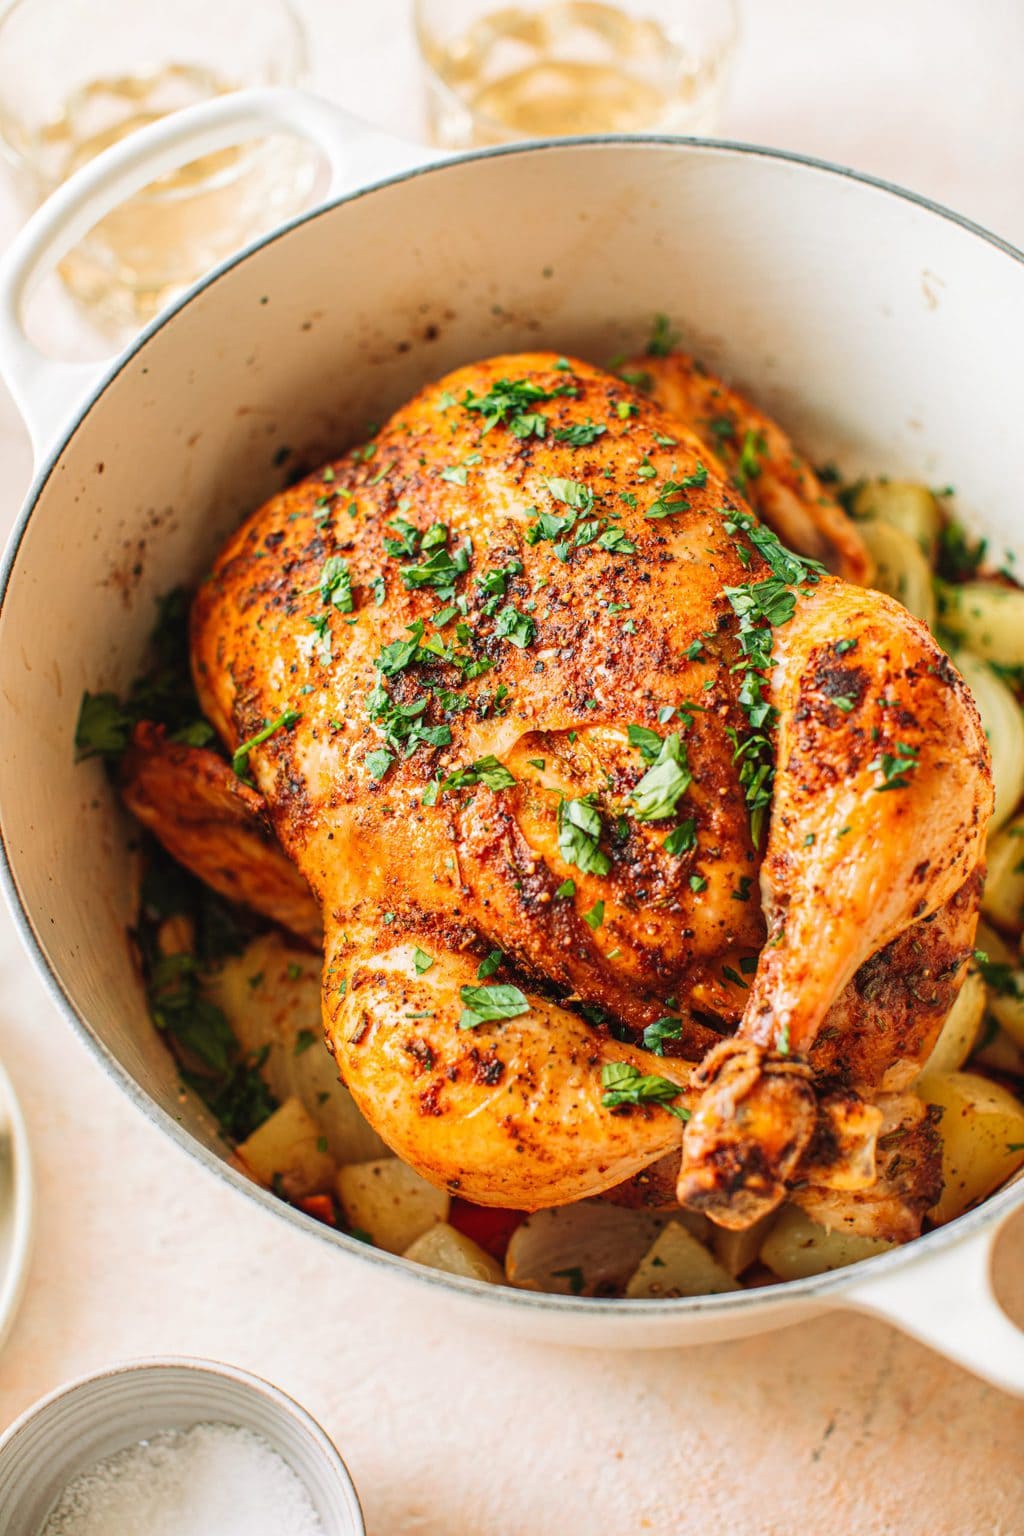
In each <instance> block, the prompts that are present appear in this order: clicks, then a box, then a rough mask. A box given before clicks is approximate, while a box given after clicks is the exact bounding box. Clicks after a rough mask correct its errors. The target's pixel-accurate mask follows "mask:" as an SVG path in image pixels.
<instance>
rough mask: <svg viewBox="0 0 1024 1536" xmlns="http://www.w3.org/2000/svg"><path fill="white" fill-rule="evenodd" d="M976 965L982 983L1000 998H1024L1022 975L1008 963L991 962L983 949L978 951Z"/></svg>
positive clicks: (975, 954) (975, 952)
mask: <svg viewBox="0 0 1024 1536" xmlns="http://www.w3.org/2000/svg"><path fill="white" fill-rule="evenodd" d="M974 965H975V969H976V970H977V972H978V974H979V976H980V977H981V979H982V981H983V982H984V983H985V985H986V986H988V987H991V988H992V990H993V992H995V993H996V995H997V996H998V997H1014V998H1024V985H1022V984H1021V983H1022V977H1021V973H1020V972H1019V971H1016V970H1015V969H1014V967H1013V966H1012V965H1009V964H1007V963H1006V961H1002V960H990V959H989V957H988V955H987V954H986V953H985V951H984V950H983V949H976V950H975V951H974Z"/></svg>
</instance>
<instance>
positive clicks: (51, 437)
mask: <svg viewBox="0 0 1024 1536" xmlns="http://www.w3.org/2000/svg"><path fill="white" fill-rule="evenodd" d="M274 132H282V133H288V134H292V135H295V136H296V137H299V138H305V139H309V140H311V141H312V143H313V144H315V145H316V146H317V148H318V149H320V150H321V152H322V153H323V155H324V156H325V158H326V160H327V163H328V167H329V171H330V181H329V185H328V189H327V193H326V197H327V199H330V198H331V197H334V196H337V195H338V194H340V193H341V192H342V191H344V190H351V189H352V188H354V187H357V186H360V185H363V184H368V183H370V182H373V181H375V180H377V179H378V178H381V177H385V176H389V175H394V174H396V173H398V172H401V171H406V170H410V169H413V168H415V167H416V166H419V165H426V164H429V163H430V162H432V161H434V160H437V159H441V158H443V157H442V156H441V154H440V153H439V152H438V151H436V150H432V149H428V148H426V147H425V146H423V145H419V144H410V143H407V142H405V141H404V140H401V139H396V138H393V137H391V135H389V134H386V133H383V132H382V131H380V130H379V129H377V128H374V127H371V126H370V125H369V124H368V123H364V122H363V121H362V120H361V119H360V118H358V117H355V116H354V115H353V114H352V113H350V112H347V111H346V110H345V109H344V108H342V107H339V106H336V105H335V104H334V103H333V102H329V101H325V100H324V99H323V98H322V97H319V96H314V95H311V94H310V93H309V92H306V91H297V90H286V89H284V88H268V89H260V90H249V91H235V92H232V93H231V94H229V95H226V96H218V97H216V98H215V99H214V100H212V101H203V102H199V103H198V104H197V105H195V106H192V107H186V108H184V109H183V110H182V111H180V112H174V113H171V114H169V115H168V116H167V117H164V118H161V119H159V121H157V122H155V123H151V124H150V125H149V126H148V127H146V128H140V129H139V130H138V131H137V132H135V133H133V134H130V135H129V136H128V137H127V138H125V139H122V140H121V141H120V143H117V144H114V145H112V146H111V147H110V148H109V149H106V150H104V151H103V153H102V154H100V155H97V156H96V158H95V159H94V160H90V161H89V162H88V164H87V165H84V166H83V167H82V168H81V170H78V171H76V172H75V174H74V175H73V176H71V177H69V179H68V180H67V181H66V182H64V183H63V184H62V185H61V186H60V187H58V188H57V190H56V191H55V192H54V193H53V194H52V195H51V196H50V197H49V198H47V200H46V202H44V203H43V204H42V206H41V207H40V208H38V209H37V210H36V212H35V213H34V214H33V215H32V217H31V218H30V219H29V221H28V223H27V224H26V225H25V227H24V229H22V230H21V232H20V233H19V234H18V235H17V236H16V238H15V239H14V241H13V243H12V244H11V246H10V248H9V249H8V251H7V252H6V254H5V256H4V257H3V260H2V261H0V374H2V375H3V378H4V380H5V381H6V383H7V385H8V387H9V389H10V391H11V394H12V395H13V396H14V400H15V403H16V405H17V406H18V409H19V410H20V412H21V414H22V417H23V418H24V420H25V424H26V426H27V427H28V430H29V434H30V436H31V439H32V448H33V451H34V454H35V458H36V462H37V464H38V462H39V461H40V459H41V458H42V457H43V455H44V454H45V453H46V451H47V450H48V449H49V448H50V447H51V446H52V444H53V443H54V442H55V441H56V439H57V437H58V435H59V433H60V431H61V429H62V428H63V427H65V426H66V425H67V423H68V421H69V419H70V417H71V416H72V414H73V412H74V411H75V410H77V408H78V407H79V406H80V405H81V403H82V401H83V400H84V399H85V397H86V395H87V394H88V393H89V391H90V390H91V389H92V388H93V387H94V386H95V385H96V384H97V383H98V381H99V379H100V378H101V377H103V375H105V374H106V372H107V370H108V368H109V366H110V365H109V363H108V362H103V363H67V362H60V361H57V360H56V359H53V358H49V357H46V356H44V354H43V353H41V352H39V351H38V350H37V349H36V347H35V346H34V345H33V344H32V342H31V341H30V340H29V338H28V336H27V335H26V334H25V330H24V327H23V325H22V311H23V308H24V305H25V302H26V300H27V298H28V297H29V295H30V294H31V292H32V290H33V289H34V287H35V285H36V283H37V282H38V281H39V280H40V279H41V278H42V277H44V276H45V275H46V274H47V273H48V272H49V271H51V270H52V269H53V267H55V266H56V265H57V263H58V262H59V261H60V260H61V259H62V258H63V257H64V256H66V255H67V253H68V251H70V250H71V249H72V248H73V247H74V246H75V245H76V244H77V243H78V241H79V240H81V239H82V237H83V236H84V235H86V234H88V232H89V230H90V229H92V228H93V226H94V225H95V224H97V223H98V222H99V220H100V219H102V218H103V217H104V216H105V215H106V214H108V213H109V212H110V211H111V210H112V209H113V208H115V207H116V206H117V204H118V203H121V202H123V201H124V200H125V199H126V198H128V197H131V196H133V195H134V194H135V193H136V192H139V191H141V189H142V188H143V187H145V186H148V185H149V183H150V182H151V181H154V180H155V179H156V178H157V177H160V176H164V175H167V174H168V172H170V171H173V170H175V169H176V168H177V167H178V166H181V165H185V164H187V163H188V162H189V161H190V160H196V159H198V158H200V156H202V155H207V154H212V153H214V152H215V151H217V150H221V149H227V148H229V147H231V146H232V145H235V144H239V143H244V142H245V140H247V139H252V138H260V137H263V136H265V135H266V134H268V133H274ZM256 243H258V242H256Z"/></svg>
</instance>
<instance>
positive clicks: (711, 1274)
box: [626, 1221, 743, 1298]
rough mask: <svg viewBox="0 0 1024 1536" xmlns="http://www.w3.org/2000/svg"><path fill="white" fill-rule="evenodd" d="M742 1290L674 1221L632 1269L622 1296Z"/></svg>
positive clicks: (711, 1256)
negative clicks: (624, 1294)
mask: <svg viewBox="0 0 1024 1536" xmlns="http://www.w3.org/2000/svg"><path fill="white" fill-rule="evenodd" d="M742 1289H743V1287H742V1286H741V1285H740V1283H739V1281H738V1280H734V1279H733V1277H732V1275H730V1274H729V1272H728V1270H726V1269H723V1268H722V1266H721V1264H719V1263H718V1261H717V1260H716V1259H715V1258H714V1256H713V1255H712V1254H710V1253H709V1252H708V1250H707V1249H706V1248H705V1247H704V1244H703V1243H699V1242H698V1241H697V1239H696V1238H695V1237H693V1236H692V1235H691V1234H690V1233H689V1232H687V1230H686V1228H685V1227H682V1226H680V1225H679V1223H678V1222H676V1221H670V1222H669V1224H668V1226H667V1227H666V1228H665V1230H664V1231H663V1232H661V1233H659V1235H658V1237H657V1238H656V1240H655V1241H654V1243H653V1244H652V1245H651V1247H650V1248H649V1249H648V1250H647V1252H646V1253H645V1254H644V1256H643V1258H642V1259H641V1260H640V1263H639V1264H638V1265H637V1268H636V1269H635V1270H634V1272H633V1274H632V1276H631V1277H630V1280H629V1284H628V1285H627V1286H626V1295H627V1296H630V1297H633V1298H637V1297H641V1296H715V1295H718V1294H719V1293H720V1292H723V1291H740V1290H742Z"/></svg>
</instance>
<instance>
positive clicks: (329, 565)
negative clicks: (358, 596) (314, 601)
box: [319, 555, 353, 613]
mask: <svg viewBox="0 0 1024 1536" xmlns="http://www.w3.org/2000/svg"><path fill="white" fill-rule="evenodd" d="M319 590H320V601H321V602H322V603H324V604H328V603H329V604H330V605H331V607H333V608H337V610H338V612H339V613H351V612H352V608H353V602H352V577H351V575H350V574H349V569H348V565H347V564H346V562H345V561H344V560H343V559H342V558H341V556H340V555H331V556H329V557H328V559H326V560H325V561H324V564H323V570H322V571H321V572H320V583H319Z"/></svg>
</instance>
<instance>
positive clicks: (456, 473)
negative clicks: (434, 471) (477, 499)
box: [441, 464, 469, 485]
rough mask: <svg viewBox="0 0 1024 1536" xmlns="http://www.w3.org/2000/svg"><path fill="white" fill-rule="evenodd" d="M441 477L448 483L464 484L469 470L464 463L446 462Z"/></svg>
mask: <svg viewBox="0 0 1024 1536" xmlns="http://www.w3.org/2000/svg"><path fill="white" fill-rule="evenodd" d="M441 479H442V480H447V482H448V484H449V485H465V483H466V481H467V480H468V479H469V470H468V469H467V468H466V466H465V464H448V465H446V466H445V468H444V469H442V471H441Z"/></svg>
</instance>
